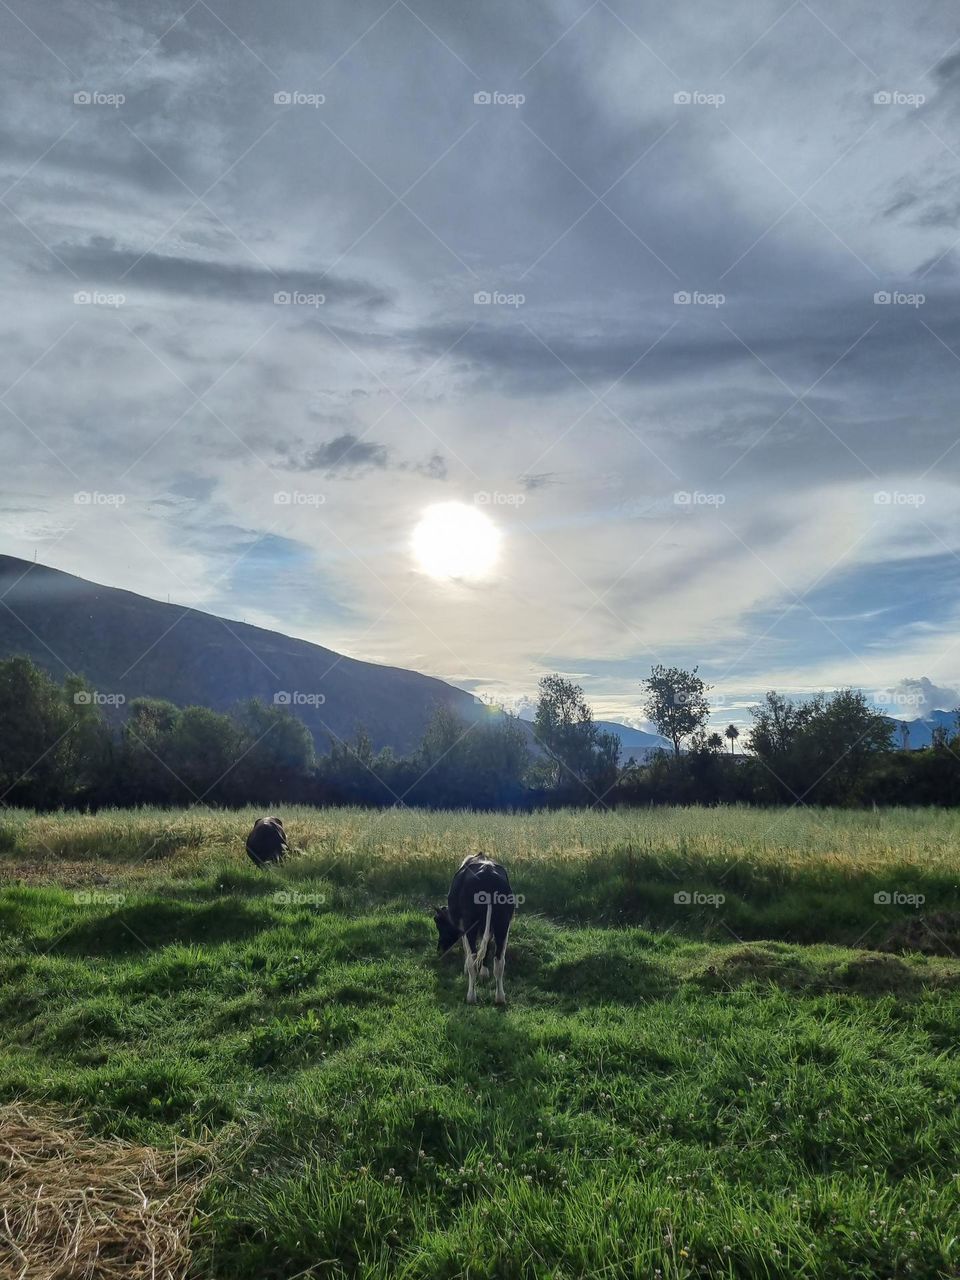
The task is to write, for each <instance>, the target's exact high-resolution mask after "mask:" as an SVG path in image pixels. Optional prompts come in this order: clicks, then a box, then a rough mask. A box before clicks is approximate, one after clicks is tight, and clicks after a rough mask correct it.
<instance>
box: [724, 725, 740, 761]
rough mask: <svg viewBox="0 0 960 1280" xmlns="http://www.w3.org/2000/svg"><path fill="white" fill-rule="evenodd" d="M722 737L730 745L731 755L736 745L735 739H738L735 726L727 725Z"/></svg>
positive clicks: (738, 732)
mask: <svg viewBox="0 0 960 1280" xmlns="http://www.w3.org/2000/svg"><path fill="white" fill-rule="evenodd" d="M723 736H724V737H725V738H726V739H727V740H728V742H729V743H730V754H731V755H733V748H734V744H735V743H736V741H737V739H738V738H739V737H740V730H739V729H738V728H737V726H736V725H735V724H728V725H727V727H726V729H724V731H723Z"/></svg>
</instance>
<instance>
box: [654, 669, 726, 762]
mask: <svg viewBox="0 0 960 1280" xmlns="http://www.w3.org/2000/svg"><path fill="white" fill-rule="evenodd" d="M697 671H698V668H697V667H694V668H693V670H692V671H685V670H684V669H683V667H664V666H661V665H657V666H655V667H653V668H652V669H651V671H650V674H649V676H648V677H647V678H646V680H644V681H642V682H641V687H642V688H643V689H644V690H645V691H646V695H647V696H646V702H645V703H644V708H643V709H644V712H645V714H646V715H647V717H648V718H649V719H650V720H652V721H653V723H654V724H655V725H656V726H657V729H658V731H659V732H660V733H661V734H662V735H663V737H665V738H669V739H670V741H671V742H672V743H673V754H674V756H676V757H679V755H680V746H681V744H682V742H683V740H684V739H685V738H689V737H690V735H691V734H693V733H696V731H697V730H698V729H700V728H702V726H703V725H704V723H705V722H706V719H707V717H708V716H709V715H710V704H709V702H708V701H707V693H708V686H707V685H706V684H705V683H704V682H703V680H701V678H700V676H698V675H697Z"/></svg>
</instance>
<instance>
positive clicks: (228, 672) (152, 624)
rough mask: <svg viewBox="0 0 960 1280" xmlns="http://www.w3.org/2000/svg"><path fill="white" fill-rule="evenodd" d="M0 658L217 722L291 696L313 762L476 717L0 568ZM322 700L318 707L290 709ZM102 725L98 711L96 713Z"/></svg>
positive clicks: (339, 665)
mask: <svg viewBox="0 0 960 1280" xmlns="http://www.w3.org/2000/svg"><path fill="white" fill-rule="evenodd" d="M0 602H2V605H3V607H2V608H0V658H7V657H11V656H12V655H14V654H25V655H26V656H27V657H30V658H32V659H33V661H34V662H36V663H37V665H38V666H40V667H43V668H44V669H45V670H47V671H49V672H50V674H51V675H53V676H54V677H56V678H57V679H58V680H60V679H62V678H63V677H64V675H66V674H68V673H69V672H71V671H73V672H76V673H78V674H80V675H83V676H85V677H86V678H87V679H88V680H89V681H90V682H91V684H92V685H93V687H94V688H95V689H96V690H98V691H99V692H101V693H110V694H122V695H123V696H124V698H125V699H126V700H127V702H129V701H130V699H132V698H135V697H138V696H142V695H146V694H149V695H151V696H153V697H158V698H167V699H169V700H170V701H171V702H175V703H177V704H178V705H180V706H186V705H189V704H198V705H202V706H208V707H213V708H214V709H216V710H227V709H229V708H230V707H232V706H233V705H235V704H236V703H237V702H239V701H241V700H243V699H246V698H253V697H258V698H262V699H263V700H264V701H265V702H267V703H272V702H273V701H274V697H275V695H277V694H289V695H291V702H290V706H291V710H293V711H295V712H296V714H297V715H298V716H300V718H301V719H302V720H303V721H304V723H305V724H306V725H307V726H308V727H309V729H310V731H311V733H312V734H313V736H314V738H315V740H316V743H317V747H318V749H319V750H320V751H323V752H325V751H327V750H328V748H329V736H330V735H331V734H333V735H336V737H338V738H349V737H351V736H352V735H353V734H354V733H355V732H356V730H357V728H358V727H359V726H361V725H362V726H363V727H364V728H365V729H366V730H367V732H368V733H369V734H370V736H371V738H372V739H373V742H374V745H375V746H377V747H381V746H391V747H393V748H394V749H395V750H396V751H400V752H404V751H409V750H411V749H412V748H413V747H415V746H416V744H417V743H418V742H419V740H420V737H421V736H422V734H423V730H424V728H425V726H426V724H427V722H428V720H429V718H430V716H431V714H432V712H433V709H434V707H436V706H437V705H438V704H442V705H444V706H447V707H450V708H451V709H452V710H454V711H456V712H457V714H458V715H461V716H463V717H464V718H465V719H467V720H472V719H475V718H476V717H477V716H478V715H480V714H486V713H485V712H484V710H483V709H482V708H481V705H480V704H479V703H478V702H477V700H476V699H475V698H474V697H473V696H472V695H471V694H469V693H465V692H464V691H463V690H462V689H456V688H454V687H453V686H452V685H449V684H446V683H444V681H442V680H436V679H433V678H432V677H430V676H424V675H420V674H419V673H417V672H415V671H405V670H403V669H402V668H399V667H385V666H378V665H377V664H375V663H372V662H359V661H357V660H356V659H354V658H347V657H344V656H343V654H339V653H335V652H334V651H333V650H332V649H325V648H323V647H322V646H321V645H316V644H310V643H308V642H307V641H306V640H295V639H293V638H292V637H290V636H284V635H280V634H279V633H277V632H274V631H268V630H266V629H265V628H263V627H254V626H250V625H248V624H247V623H241V622H233V621H227V620H225V619H223V618H218V617H215V616H213V615H212V614H208V613H202V612H200V611H199V610H197V609H185V608H184V607H183V606H182V605H175V604H162V603H161V602H159V601H157V600H150V599H148V598H147V597H145V596H139V595H135V594H134V593H133V592H131V591H121V590H117V589H116V588H113V587H104V586H99V585H97V584H96V583H93V582H88V581H86V580H85V579H83V578H78V577H75V576H74V575H73V574H69V573H63V572H61V571H60V570H58V569H50V568H48V567H46V566H44V565H39V564H32V563H31V562H30V561H26V560H20V559H16V558H14V557H13V556H0ZM318 694H319V695H322V697H323V699H324V701H323V702H322V704H316V705H314V704H313V703H310V702H300V701H297V700H296V699H297V697H298V696H302V695H308V696H310V697H312V696H313V695H318ZM105 710H106V711H107V712H108V713H109V710H110V709H109V708H105Z"/></svg>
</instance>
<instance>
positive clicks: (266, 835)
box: [247, 818, 288, 867]
mask: <svg viewBox="0 0 960 1280" xmlns="http://www.w3.org/2000/svg"><path fill="white" fill-rule="evenodd" d="M287 852H288V849H287V837H286V834H285V832H284V830H283V823H282V822H281V821H280V819H279V818H258V819H257V820H256V822H255V823H254V824H253V830H252V831H251V832H250V834H249V835H248V836H247V853H249V855H250V857H251V858H252V859H253V860H254V862H255V863H256V864H257V866H258V867H264V866H266V865H267V863H269V862H282V861H283V859H284V858H285V857H286V855H287Z"/></svg>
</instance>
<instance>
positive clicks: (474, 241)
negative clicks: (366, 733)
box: [0, 0, 960, 726]
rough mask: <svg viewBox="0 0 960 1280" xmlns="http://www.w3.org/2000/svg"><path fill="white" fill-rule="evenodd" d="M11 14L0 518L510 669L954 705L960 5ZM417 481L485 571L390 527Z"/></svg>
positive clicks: (196, 587)
mask: <svg viewBox="0 0 960 1280" xmlns="http://www.w3.org/2000/svg"><path fill="white" fill-rule="evenodd" d="M0 31H2V40H0V48H2V50H3V53H2V55H0V56H2V61H3V76H2V78H0V95H2V101H3V116H2V118H3V122H4V123H3V126H2V131H0V144H2V158H0V187H2V194H0V262H2V267H0V270H2V272H3V276H4V282H3V283H4V290H5V294H6V306H5V307H4V319H3V325H4V340H3V343H2V346H0V362H2V367H0V384H2V388H3V390H2V393H0V407H2V409H3V412H2V414H0V423H2V430H3V442H4V448H3V459H4V466H3V470H2V474H0V552H3V553H6V554H11V555H18V556H22V557H24V558H28V559H32V558H33V557H34V556H35V555H36V557H37V559H38V560H39V561H41V562H42V563H45V564H49V565H52V566H54V567H57V568H60V569H64V570H67V571H69V572H72V573H77V574H80V575H82V576H84V577H87V578H91V579H93V580H95V581H97V582H101V583H105V584H107V585H110V586H115V587H123V588H126V589H128V590H132V591H138V592H141V593H142V594H145V595H149V596H153V597H155V598H158V599H161V600H165V599H167V598H168V597H169V599H170V600H171V601H173V602H175V603H178V604H184V605H193V606H195V607H198V608H202V609H206V610H209V611H211V612H216V613H220V614H222V615H224V616H227V617H230V618H236V619H243V620H246V621H248V622H252V623H257V624H260V625H264V626H268V627H271V628H276V629H278V630H281V631H283V632H286V633H288V634H292V635H297V636H302V637H304V638H306V639H309V640H314V641H316V642H317V643H320V644H323V645H325V646H327V647H329V648H332V649H336V650H339V651H341V652H344V653H347V654H350V655H351V656H354V657H358V658H364V659H368V660H371V661H375V662H382V663H389V664H392V665H397V666H403V667H410V668H414V669H416V670H419V671H423V672H426V673H429V674H432V675H437V676H441V677H443V678H445V679H447V680H449V681H451V682H452V683H454V684H457V685H459V686H460V687H462V688H465V689H469V690H471V691H473V692H475V693H476V694H477V695H478V696H483V697H485V698H488V699H492V700H494V701H499V702H504V703H505V704H507V705H509V706H518V707H523V706H527V705H529V699H530V698H531V697H532V696H534V695H535V692H536V685H537V681H538V679H539V678H540V677H541V676H542V675H543V674H545V673H548V672H551V671H560V672H562V673H564V674H566V675H568V676H571V677H573V678H575V679H576V680H577V681H578V682H579V683H580V684H582V686H583V688H584V690H585V692H586V694H587V697H588V699H589V700H590V702H591V703H592V705H593V707H594V710H595V712H596V713H597V714H598V716H600V717H601V718H604V719H617V720H622V721H624V722H626V723H630V724H636V725H638V726H639V725H643V724H644V716H643V710H642V702H643V697H642V690H641V688H640V681H641V680H642V679H643V677H644V676H645V675H647V674H648V672H649V670H650V667H651V665H653V664H654V663H658V662H662V663H666V664H667V665H674V664H679V665H685V666H690V665H693V664H699V669H700V672H701V674H702V675H703V676H704V677H705V678H706V679H707V680H708V681H709V682H710V683H711V684H712V685H713V687H714V689H713V702H714V705H715V715H714V721H715V722H716V723H726V722H728V721H730V720H733V721H735V722H738V723H743V722H745V721H747V720H748V713H747V708H748V707H749V705H750V704H751V703H753V702H755V701H756V700H757V698H758V697H759V696H760V695H761V694H762V693H763V691H764V690H766V689H769V688H777V689H780V690H782V691H785V692H788V693H794V694H798V695H802V694H803V693H805V692H809V691H812V690H815V689H821V688H824V689H830V688H836V687H840V686H844V685H855V686H857V687H860V688H863V689H864V690H865V691H866V692H867V693H868V694H869V696H870V697H871V699H872V700H873V701H875V702H876V703H878V704H879V705H882V706H885V707H886V708H887V709H889V710H891V711H893V712H894V713H895V714H897V715H899V716H901V717H911V716H914V715H918V714H922V713H924V712H925V711H927V710H930V709H932V708H933V707H934V706H944V707H951V706H953V705H955V703H956V702H960V694H958V692H957V687H958V685H960V625H958V624H960V592H958V590H957V587H958V585H960V521H958V520H957V518H956V516H957V510H958V503H957V499H958V492H960V489H958V486H960V421H958V418H957V404H958V390H960V310H958V307H957V305H956V304H957V301H958V297H960V277H958V266H960V142H958V138H960V133H958V130H957V124H958V121H960V29H958V27H957V23H956V19H955V12H954V10H953V8H952V6H948V5H947V4H945V3H911V4H907V3H905V0H896V2H895V3H892V4H889V5H883V6H879V7H878V6H876V5H868V4H866V3H858V2H856V0H853V2H850V3H846V4H844V5H842V6H827V5H825V4H823V3H822V0H816V2H815V3H811V4H808V3H806V0H794V2H793V3H786V2H785V0H776V2H770V3H767V2H766V0H750V3H743V2H740V0H732V2H731V3H730V4H726V5H723V6H719V7H718V6H717V5H715V4H707V3H697V4H681V5H672V6H668V5H663V4H653V3H649V4H648V3H638V2H637V0H610V2H609V3H608V2H607V0H592V2H591V0H576V2H575V3H574V0H570V2H569V3H568V2H567V0H555V2H549V3H548V2H545V0H531V2H530V3H526V4H523V5H517V4H516V3H506V2H504V3H499V2H498V0H482V2H481V3H479V4H473V5H450V4H449V3H445V2H443V3H441V0H413V2H412V3H407V0H393V2H392V3H391V2H389V0H376V2H375V3H374V2H373V0H350V3H340V2H338V0H333V2H329V3H328V2H325V0H324V2H321V3H316V2H314V3H310V4H307V3H305V2H304V0H278V2H277V3H271V4H270V5H264V4H262V3H252V2H248V0H233V2H232V3H230V4H227V3H226V0H213V2H212V3H207V0H195V2H194V3H192V4H189V3H187V0H180V3H178V4H176V5H174V6H168V5H166V4H164V3H155V2H154V3H151V4H149V5H148V4H141V3H138V2H136V0H134V2H131V0H124V2H123V3H97V2H96V0H71V2H70V3H69V4H60V3H57V2H56V0H45V2H44V3H43V4H39V3H36V2H34V3H26V0H10V3H9V4H7V3H3V5H2V8H0ZM445 503H460V504H464V505H465V506H467V507H470V508H473V509H475V510H479V511H480V512H481V513H482V516H483V518H484V520H486V521H489V522H490V524H491V525H492V526H493V533H492V534H490V548H491V549H492V547H493V543H494V541H495V542H496V550H497V556H496V559H495V562H494V563H492V564H491V565H490V566H488V568H487V569H486V571H485V572H483V573H482V574H477V575H474V576H457V575H456V574H454V576H452V577H451V576H437V575H436V574H434V573H431V572H428V571H426V568H425V565H424V562H423V560H422V558H419V559H418V557H417V556H416V555H415V554H414V550H413V548H414V531H415V529H416V527H417V525H418V523H419V522H420V520H421V518H422V516H423V513H424V512H425V511H426V510H428V509H429V508H431V507H434V506H436V505H438V504H445ZM486 527H487V528H488V529H489V526H486Z"/></svg>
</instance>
